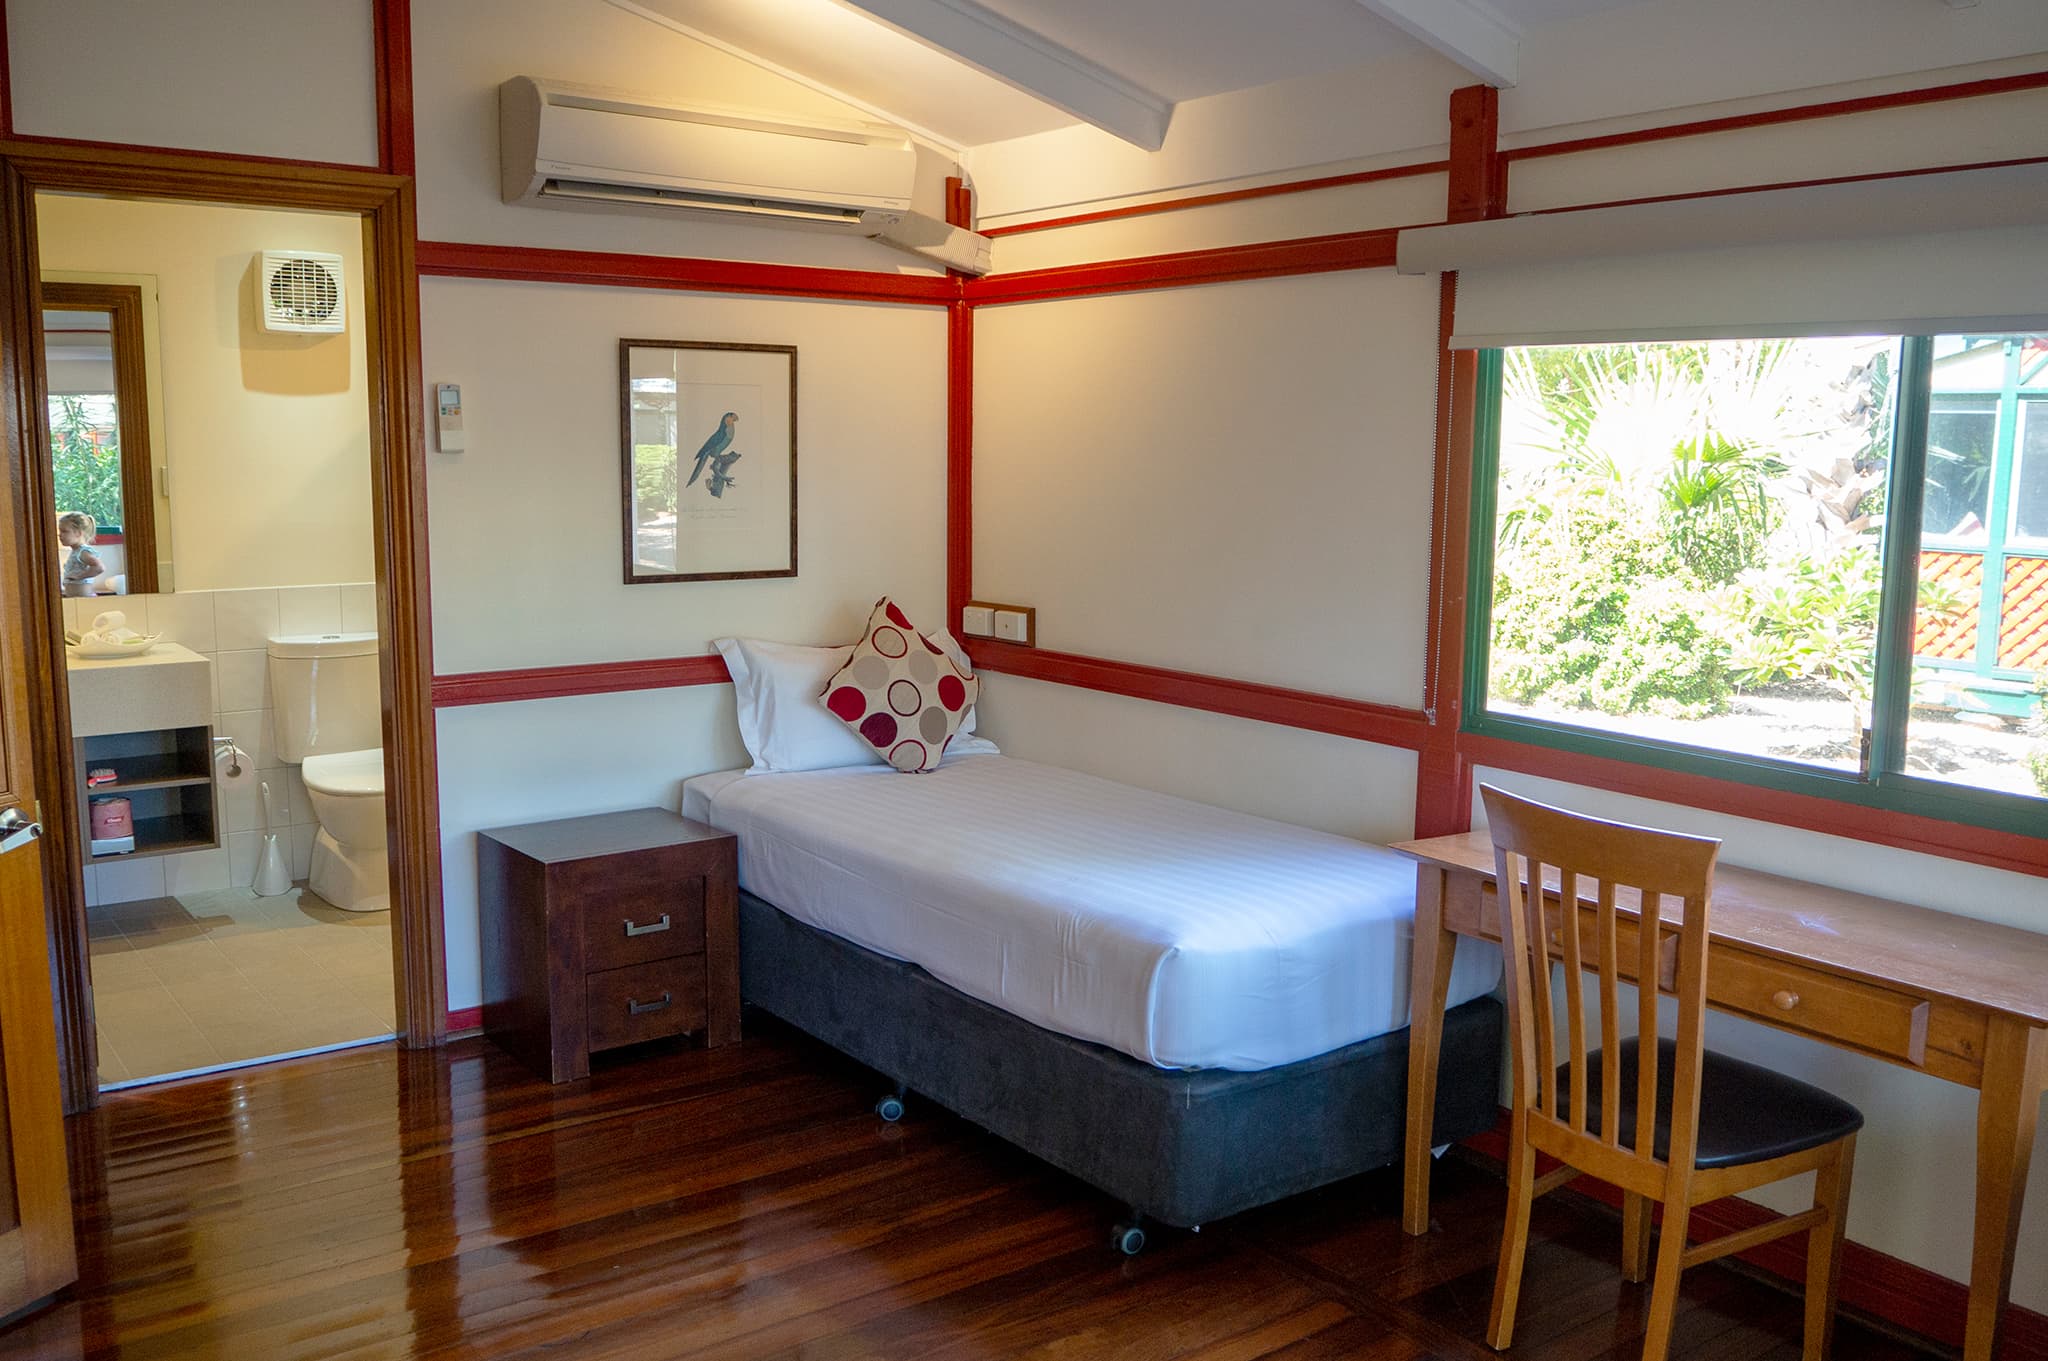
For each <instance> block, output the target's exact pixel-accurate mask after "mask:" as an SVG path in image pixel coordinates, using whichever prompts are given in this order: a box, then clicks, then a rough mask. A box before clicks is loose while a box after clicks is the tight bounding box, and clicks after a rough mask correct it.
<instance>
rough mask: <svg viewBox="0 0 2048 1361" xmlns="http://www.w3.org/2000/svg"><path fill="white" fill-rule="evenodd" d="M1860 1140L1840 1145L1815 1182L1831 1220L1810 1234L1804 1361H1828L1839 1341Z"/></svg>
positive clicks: (1819, 1204)
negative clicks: (1845, 1240) (1838, 1305)
mask: <svg viewBox="0 0 2048 1361" xmlns="http://www.w3.org/2000/svg"><path fill="white" fill-rule="evenodd" d="M1855 1163H1856V1136H1855V1135H1853V1134H1852V1135H1850V1136H1849V1137H1848V1138H1846V1139H1844V1140H1842V1142H1841V1143H1840V1144H1838V1145H1836V1148H1835V1157H1834V1161H1833V1162H1831V1163H1829V1164H1828V1165H1827V1166H1825V1167H1823V1168H1821V1169H1820V1172H1819V1174H1818V1175H1817V1176H1815V1178H1814V1181H1813V1203H1814V1206H1815V1208H1817V1209H1824V1210H1826V1211H1827V1212H1828V1217H1827V1219H1826V1220H1824V1221H1823V1222H1821V1223H1819V1224H1816V1225H1814V1226H1813V1228H1811V1229H1810V1230H1808V1231H1807V1239H1806V1345H1805V1347H1804V1349H1803V1350H1802V1352H1801V1361H1826V1358H1827V1355H1828V1349H1829V1348H1830V1347H1832V1346H1833V1345H1834V1339H1835V1296H1836V1294H1837V1293H1838V1291H1839V1290H1840V1288H1841V1284H1842V1235H1843V1231H1844V1230H1845V1229H1846V1228H1847V1226H1848V1220H1849V1176H1850V1173H1851V1172H1853V1171H1854V1170H1855Z"/></svg>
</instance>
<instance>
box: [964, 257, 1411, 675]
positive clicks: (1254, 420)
mask: <svg viewBox="0 0 2048 1361" xmlns="http://www.w3.org/2000/svg"><path fill="white" fill-rule="evenodd" d="M1436 312H1437V288H1436V283H1435V280H1433V279H1414V278H1404V277H1400V276H1397V275H1395V274H1394V273H1393V272H1392V271H1391V270H1372V271H1354V272H1349V273H1342V274H1328V275H1310V276H1305V277H1299V278H1290V279H1270V280H1257V281H1252V282H1247V283H1236V284H1220V285H1211V286H1206V287H1200V288H1182V289H1170V290H1163V291H1160V292H1151V293H1129V294H1120V295H1116V296H1111V297H1100V298H1088V299H1078V300H1074V301H1068V302H1056V303H1029V304H1020V305H1016V306H1009V307H996V308H984V309H982V310H980V311H979V312H977V313H976V316H975V468H974V497H975V508H976V515H975V539H974V554H975V562H974V589H975V594H976V595H978V596H981V597H983V598H986V599H990V600H1001V601H1007V602H1011V603H1016V604H1024V605H1032V606H1035V607H1037V609H1038V641H1039V643H1040V645H1041V646H1044V647H1048V648H1054V649H1058V650H1060V651H1065V652H1080V653H1085V654H1088V655H1091V656H1099V657H1109V658H1113V659H1116V660H1118V661H1130V662H1143V663H1147V664H1150V665H1155V666H1168V667H1174V668H1176V669H1180V670H1189V671H1202V672H1207V673H1211V674H1216V675H1223V676H1229V677H1232V678H1233V679H1238V680H1251V681H1262V682H1266V683H1269V684H1274V685H1285V686H1291V687H1295V688H1298V689H1304V690H1316V691H1321V692H1324V693H1328V694H1337V695H1345V696H1349V697H1352V698H1356V699H1367V700H1376V701H1379V702H1382V703H1387V704H1400V705H1408V706H1411V707H1412V706H1417V705H1420V704H1421V702H1422V676H1423V666H1422V653H1423V635H1424V629H1425V621H1424V604H1425V601H1426V598H1427V593H1428V572H1429V516H1428V506H1429V502H1430V461H1429V451H1430V448H1431V440H1432V431H1433V429H1434V425H1433V418H1432V413H1431V406H1430V401H1429V396H1428V394H1429V393H1430V392H1431V391H1432V389H1433V387H1434V383H1435V377H1436V354H1435V338H1436Z"/></svg>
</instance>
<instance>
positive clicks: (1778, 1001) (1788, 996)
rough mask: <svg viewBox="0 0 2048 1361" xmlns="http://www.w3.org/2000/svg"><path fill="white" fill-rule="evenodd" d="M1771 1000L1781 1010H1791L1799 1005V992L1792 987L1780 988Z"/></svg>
mask: <svg viewBox="0 0 2048 1361" xmlns="http://www.w3.org/2000/svg"><path fill="white" fill-rule="evenodd" d="M1771 1002H1772V1003H1773V1004H1774V1005H1775V1006H1776V1007H1777V1008H1778V1010H1780V1011H1790V1010H1792V1008H1794V1007H1796V1006H1798V1005H1799V994H1798V993H1796V992H1794V991H1792V990H1791V989H1790V988H1780V989H1778V990H1777V991H1776V992H1774V993H1772V994H1771Z"/></svg>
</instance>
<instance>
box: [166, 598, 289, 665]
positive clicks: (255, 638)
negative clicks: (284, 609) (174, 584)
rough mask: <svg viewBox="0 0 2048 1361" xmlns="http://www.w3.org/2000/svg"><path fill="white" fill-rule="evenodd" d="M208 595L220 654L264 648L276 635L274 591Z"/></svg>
mask: <svg viewBox="0 0 2048 1361" xmlns="http://www.w3.org/2000/svg"><path fill="white" fill-rule="evenodd" d="M212 595H213V619H214V630H215V637H216V639H217V643H216V646H218V647H219V648H221V649H222V650H223V651H225V650H229V649H234V648H262V647H265V646H267V645H268V644H269V642H270V636H271V635H272V634H274V633H276V632H278V627H277V623H278V613H277V596H278V593H277V592H276V591H271V590H260V591H214V592H212ZM176 598H177V599H183V597H182V596H180V597H176Z"/></svg>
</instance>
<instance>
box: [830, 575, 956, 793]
mask: <svg viewBox="0 0 2048 1361" xmlns="http://www.w3.org/2000/svg"><path fill="white" fill-rule="evenodd" d="M980 690H981V682H980V681H978V680H976V679H975V677H974V674H973V672H972V671H970V670H967V669H964V668H963V667H961V666H960V665H959V664H958V663H957V662H955V661H954V660H953V659H952V658H950V657H948V656H947V655H946V653H945V651H944V650H943V649H942V648H940V647H939V645H938V644H937V643H934V642H932V641H931V640H930V639H929V638H926V637H925V636H924V635H923V634H921V633H919V632H918V631H917V629H916V628H915V627H913V626H912V624H911V622H910V620H909V619H908V618H907V617H905V615H904V613H903V611H902V610H900V609H898V608H897V607H896V603H895V602H894V601H892V600H890V599H889V598H888V597H887V596H884V597H883V598H882V599H880V600H878V601H876V602H875V609H874V613H872V614H870V615H869V616H868V627H867V632H866V633H865V634H864V635H863V636H862V638H861V640H860V643H859V644H858V645H857V646H856V647H855V648H854V649H853V656H852V657H850V658H848V659H847V663H846V665H845V666H844V667H842V668H841V669H840V671H839V672H838V674H837V675H835V676H833V677H832V679H830V680H828V681H826V682H825V689H824V691H823V693H821V694H820V695H819V698H820V699H822V700H823V701H824V702H825V707H826V708H827V709H829V710H831V711H832V713H833V714H834V715H835V716H836V717H837V718H838V719H839V721H840V722H842V723H844V724H845V725H846V726H847V727H849V728H851V729H853V730H854V732H855V733H857V734H859V736H860V739H861V740H862V741H863V742H866V743H867V744H868V745H869V746H870V747H873V748H874V749H875V751H876V752H877V753H878V754H879V755H880V756H881V758H882V759H883V760H884V761H887V762H888V763H889V764H890V765H892V766H894V767H895V768H896V769H898V770H901V771H907V772H910V773H913V774H922V773H924V772H925V771H928V770H936V769H937V768H938V765H939V758H940V757H941V756H943V755H944V754H945V751H946V744H947V743H948V742H951V741H952V740H953V734H954V733H956V732H958V731H959V730H960V724H961V722H962V721H963V720H964V719H965V718H966V717H967V711H968V709H969V708H971V707H972V706H973V704H974V701H975V697H976V695H977V694H978V693H979V692H980Z"/></svg>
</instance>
